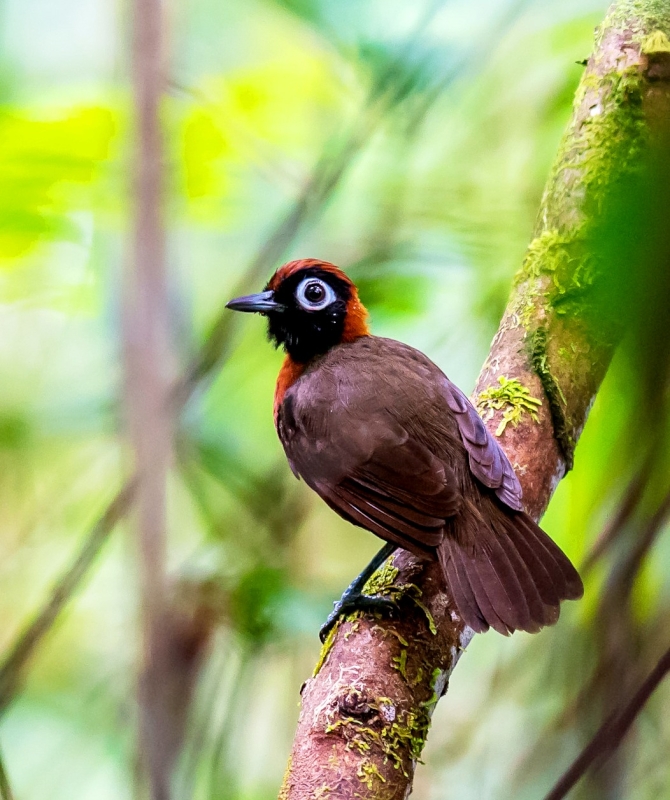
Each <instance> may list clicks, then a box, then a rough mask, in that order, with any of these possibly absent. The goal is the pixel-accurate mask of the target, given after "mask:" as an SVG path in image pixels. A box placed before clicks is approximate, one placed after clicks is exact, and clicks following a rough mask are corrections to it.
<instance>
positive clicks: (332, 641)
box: [312, 620, 342, 678]
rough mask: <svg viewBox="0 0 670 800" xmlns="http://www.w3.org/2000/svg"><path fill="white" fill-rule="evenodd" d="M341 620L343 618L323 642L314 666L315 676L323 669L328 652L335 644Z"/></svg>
mask: <svg viewBox="0 0 670 800" xmlns="http://www.w3.org/2000/svg"><path fill="white" fill-rule="evenodd" d="M341 622H342V621H341V620H338V621H337V622H336V623H335V624H334V625H333V627H332V628H331V629H330V633H329V634H328V636H327V637H326V641H325V642H324V643H323V647H322V648H321V652H320V653H319V660H318V661H317V662H316V666H315V667H314V672H313V673H312V677H313V678H316V676H317V675H318V674H319V672H320V670H321V667H322V666H323V665H324V664H325V663H326V659H327V658H328V654H329V653H330V651H331V648H332V646H333V645H334V644H335V636H336V635H337V631H338V630H339V628H340V625H341Z"/></svg>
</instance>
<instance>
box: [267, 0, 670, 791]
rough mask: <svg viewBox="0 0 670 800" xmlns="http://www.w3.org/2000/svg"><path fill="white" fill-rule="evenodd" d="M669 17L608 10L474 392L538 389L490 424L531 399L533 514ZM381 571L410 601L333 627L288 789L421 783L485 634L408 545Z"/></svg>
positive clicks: (577, 423) (523, 442) (575, 375)
mask: <svg viewBox="0 0 670 800" xmlns="http://www.w3.org/2000/svg"><path fill="white" fill-rule="evenodd" d="M645 9H647V10H646V11H645ZM659 29H660V30H661V31H662V32H663V33H664V35H665V36H667V35H668V34H669V33H670V8H668V6H667V4H665V3H663V2H659V1H658V0H647V2H646V3H643V2H642V3H641V2H638V1H637V0H620V2H617V3H615V4H614V5H613V6H612V7H611V8H610V10H609V12H608V15H607V17H606V19H605V21H604V23H603V25H602V27H601V28H600V30H599V32H598V34H597V39H596V47H595V50H594V53H593V55H592V56H591V58H590V59H589V62H588V66H587V69H586V71H585V74H584V76H583V79H582V81H581V84H580V86H579V88H578V90H577V95H576V98H575V105H574V111H573V116H572V120H571V122H570V124H569V126H568V129H567V131H566V133H565V135H564V138H563V141H562V143H561V146H560V150H559V153H558V156H557V159H556V162H555V165H554V168H553V170H552V172H551V175H550V177H549V180H548V182H547V186H546V189H545V192H544V195H543V198H542V205H541V208H540V211H539V214H538V220H537V224H536V228H535V232H534V238H533V240H532V242H531V244H530V246H529V248H528V252H527V255H526V258H525V260H524V263H523V266H522V269H521V270H520V272H519V274H518V275H517V277H516V279H515V284H514V288H513V290H512V294H511V297H510V300H509V304H508V307H507V310H506V312H505V315H504V317H503V320H502V322H501V325H500V328H499V330H498V333H497V335H496V337H495V338H494V340H493V344H492V346H491V351H490V353H489V356H488V358H487V360H486V363H485V365H484V368H483V370H482V373H481V375H480V378H479V381H478V383H477V387H476V390H475V394H474V400H475V402H476V401H477V400H478V399H479V398H481V399H482V400H483V399H484V398H483V397H482V393H483V392H484V391H485V390H486V389H489V388H491V387H498V386H499V384H498V378H499V377H505V378H507V379H508V380H512V379H516V381H518V382H519V383H520V384H521V386H522V387H523V388H525V389H526V390H527V392H526V393H524V396H527V395H528V393H529V394H530V396H531V397H537V398H541V399H542V405H541V406H540V407H539V409H538V414H537V420H534V419H533V418H532V416H531V415H529V414H527V413H524V412H523V409H522V408H519V409H516V408H515V407H514V406H513V405H510V406H509V407H508V408H505V409H500V410H497V411H496V412H495V413H494V415H493V417H492V418H491V419H489V420H487V424H488V425H489V427H490V430H491V431H492V432H493V431H495V430H496V428H497V427H498V425H499V424H500V422H501V419H502V415H503V414H504V413H505V411H510V410H512V411H517V410H518V412H519V413H518V414H517V415H516V417H517V418H518V417H520V420H519V424H518V425H517V427H513V426H511V425H508V426H507V427H506V428H505V431H504V433H502V438H501V442H502V444H503V446H504V448H505V451H506V452H507V455H508V456H509V457H510V460H511V461H512V463H513V464H514V466H515V469H516V471H517V474H518V475H519V479H520V480H521V483H522V485H523V489H524V500H525V504H526V508H527V510H528V511H529V513H530V514H531V515H532V516H533V517H534V518H535V519H538V518H539V517H540V516H541V515H542V513H543V512H544V510H545V508H546V506H547V504H548V502H549V499H550V498H551V495H552V494H553V491H554V489H555V488H556V485H557V484H558V482H559V480H560V479H561V478H562V477H563V475H564V474H565V472H566V471H567V470H568V469H569V468H570V467H571V465H572V458H573V451H574V447H575V444H576V442H577V440H578V438H579V435H580V433H581V430H582V428H583V425H584V423H585V420H586V416H587V413H588V410H589V408H590V406H591V403H592V401H593V399H594V397H595V394H596V392H597V390H598V388H599V386H600V383H601V381H602V378H603V376H604V374H605V371H606V369H607V367H608V364H609V362H610V360H611V357H612V354H613V351H614V348H615V346H616V343H617V341H618V339H619V337H620V334H621V331H620V329H619V324H618V320H617V319H615V318H612V317H610V316H608V314H607V306H606V304H603V303H602V298H603V296H605V297H606V296H607V291H606V288H607V281H608V277H609V273H608V270H609V269H610V267H611V265H610V263H608V260H607V259H606V258H599V257H598V252H599V251H598V244H599V241H600V239H599V237H601V236H602V226H603V221H604V218H605V217H606V216H607V213H608V206H609V205H610V204H611V202H612V201H613V200H616V198H617V196H619V195H620V192H621V186H622V185H625V183H626V182H627V181H628V182H629V181H633V180H635V179H636V178H637V177H638V173H639V170H640V168H641V162H642V161H643V155H644V153H645V150H646V149H647V146H648V140H649V131H650V123H651V121H652V120H653V121H654V124H656V123H661V122H663V121H665V122H667V119H668V116H670V113H669V111H670V91H669V84H668V77H670V76H667V75H665V72H664V71H663V70H664V69H665V67H664V66H663V65H664V63H665V62H664V61H663V59H664V58H665V55H666V54H665V53H662V54H658V55H659V57H658V58H657V54H656V52H655V51H654V48H653V47H650V46H649V39H651V40H652V41H657V40H662V39H663V36H660V37H659V36H658V35H657V36H656V37H651V34H653V33H656V32H657V31H658V30H659ZM665 41H667V39H666V40H665ZM666 71H667V70H666ZM659 74H660V75H662V76H664V77H663V78H661V79H659ZM373 580H374V581H375V582H376V585H375V591H378V592H380V593H386V594H389V595H392V596H393V597H394V598H395V599H397V601H398V604H399V608H400V611H399V613H398V615H397V616H396V618H394V619H391V620H387V619H384V620H381V619H375V618H370V617H367V616H362V615H360V614H354V615H351V616H349V617H347V618H346V619H345V620H343V621H341V622H340V624H339V625H338V626H337V627H336V628H335V629H334V630H333V632H332V634H331V636H330V637H329V639H328V640H327V642H326V643H325V645H324V649H323V651H322V656H321V659H320V661H319V664H318V665H317V668H316V670H315V675H314V677H313V678H312V679H310V680H308V681H307V682H306V683H305V685H304V687H303V690H302V712H301V714H300V719H299V721H298V728H297V732H296V736H295V740H294V744H293V750H292V753H291V757H290V759H289V764H288V768H287V771H286V776H285V779H284V784H283V786H282V789H281V792H280V799H281V800H305V798H308V797H321V796H327V797H328V798H330V799H331V800H335V798H337V800H353V799H354V798H362V800H400V799H401V798H405V797H406V796H407V794H408V793H409V791H410V790H411V785H412V780H413V775H414V770H415V768H416V764H417V761H418V760H419V758H420V756H421V751H422V748H423V745H424V742H425V738H426V735H427V733H428V730H429V727H430V721H431V715H432V711H433V709H434V707H435V705H436V703H437V701H438V700H439V698H440V696H441V695H442V694H443V693H444V691H445V690H446V688H447V683H448V680H449V676H450V674H451V671H452V670H453V668H454V666H455V664H456V662H457V661H458V658H459V656H460V653H461V652H462V649H463V648H464V647H465V646H466V645H467V643H468V642H469V641H470V639H471V638H472V636H473V634H472V631H470V630H469V629H467V628H464V626H463V625H462V623H461V622H460V620H459V619H458V618H457V617H456V615H455V614H454V612H453V610H452V608H451V606H450V602H449V597H448V595H447V593H446V591H445V590H444V585H443V580H442V577H441V575H440V573H439V568H438V567H437V565H432V564H431V565H428V566H425V565H422V564H420V563H417V561H416V560H415V559H414V558H413V557H411V556H410V555H409V554H407V553H405V552H402V551H401V552H399V553H398V554H396V555H395V556H394V558H393V559H392V561H391V562H389V563H387V564H386V565H385V567H384V568H383V569H382V570H381V571H380V573H379V574H377V575H376V576H375V577H374V578H373Z"/></svg>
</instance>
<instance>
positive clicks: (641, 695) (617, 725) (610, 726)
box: [544, 649, 670, 800]
mask: <svg viewBox="0 0 670 800" xmlns="http://www.w3.org/2000/svg"><path fill="white" fill-rule="evenodd" d="M669 672H670V649H669V650H667V651H666V652H665V653H664V654H663V655H662V656H661V658H660V659H659V661H658V664H656V666H655V667H654V669H653V670H652V671H651V673H650V674H649V676H648V677H647V678H646V680H645V681H644V682H643V684H642V685H641V686H640V688H639V689H638V690H637V692H636V693H635V694H634V695H633V697H632V698H631V699H630V700H629V702H628V703H627V704H626V705H625V706H624V707H623V708H621V709H619V710H617V711H615V712H614V713H613V714H612V715H611V716H610V717H608V718H607V719H606V720H605V722H603V724H602V725H601V726H600V728H599V729H598V731H597V732H596V734H595V736H594V737H593V739H591V741H590V742H589V743H588V745H587V746H586V747H585V748H584V750H583V751H582V752H581V753H580V754H579V756H578V757H577V758H576V759H575V761H574V762H573V763H572V765H571V766H570V768H569V769H568V770H567V772H566V773H565V774H564V775H563V776H562V777H561V779H560V780H559V781H558V783H556V785H555V786H554V788H553V789H552V790H551V791H550V792H549V794H547V795H546V797H545V798H544V800H562V798H564V797H565V796H566V795H567V794H568V792H569V791H570V789H572V787H573V786H575V784H576V783H577V782H578V781H579V780H580V778H582V777H583V776H584V775H585V774H586V772H587V770H588V769H589V768H590V767H591V766H592V765H593V764H596V763H598V764H602V763H603V762H604V761H605V760H606V759H607V758H608V757H609V756H611V755H612V753H613V752H614V751H615V750H616V748H617V747H618V746H619V745H620V744H621V742H622V741H623V738H624V736H625V735H626V734H627V733H628V731H629V730H630V727H631V725H632V724H633V723H634V722H635V719H636V718H637V716H638V714H639V713H640V712H641V711H642V709H643V708H644V705H645V703H646V702H647V700H649V698H650V697H651V695H652V694H653V693H654V692H655V691H656V689H657V688H658V686H659V684H660V683H661V681H662V680H663V679H664V678H665V677H666V675H667V674H668V673H669Z"/></svg>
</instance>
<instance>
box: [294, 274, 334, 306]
mask: <svg viewBox="0 0 670 800" xmlns="http://www.w3.org/2000/svg"><path fill="white" fill-rule="evenodd" d="M295 296H296V300H297V301H298V303H300V305H301V306H302V307H303V308H304V309H305V310H306V311H321V310H322V309H324V308H326V306H329V305H330V304H331V303H332V302H333V301H334V300H335V299H336V298H335V292H334V291H333V290H332V289H331V288H330V286H328V284H327V283H326V282H325V281H322V280H319V278H305V280H304V281H303V282H302V283H301V284H300V285H299V286H298V288H297V289H296V292H295Z"/></svg>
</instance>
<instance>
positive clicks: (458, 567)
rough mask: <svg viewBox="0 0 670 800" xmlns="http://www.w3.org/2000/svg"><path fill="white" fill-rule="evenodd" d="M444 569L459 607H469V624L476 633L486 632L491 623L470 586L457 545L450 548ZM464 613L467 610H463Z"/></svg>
mask: <svg viewBox="0 0 670 800" xmlns="http://www.w3.org/2000/svg"><path fill="white" fill-rule="evenodd" d="M443 569H444V571H445V573H446V577H447V584H448V586H449V587H450V589H451V592H452V594H453V597H454V601H455V603H456V607H457V608H459V609H467V616H468V619H469V620H470V621H469V622H468V625H469V626H470V627H471V628H472V630H473V631H475V633H485V632H486V631H487V630H488V629H489V624H488V622H487V621H486V618H485V617H484V615H483V613H482V611H481V609H480V608H479V603H478V602H477V599H476V597H475V594H474V592H473V590H472V586H470V581H469V580H468V576H467V573H466V570H465V567H464V565H463V561H462V559H461V553H460V549H459V548H458V547H457V546H455V547H453V548H452V549H451V550H450V553H449V558H448V559H447V560H446V563H444V564H443ZM461 614H462V615H464V614H465V611H462V612H461Z"/></svg>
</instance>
